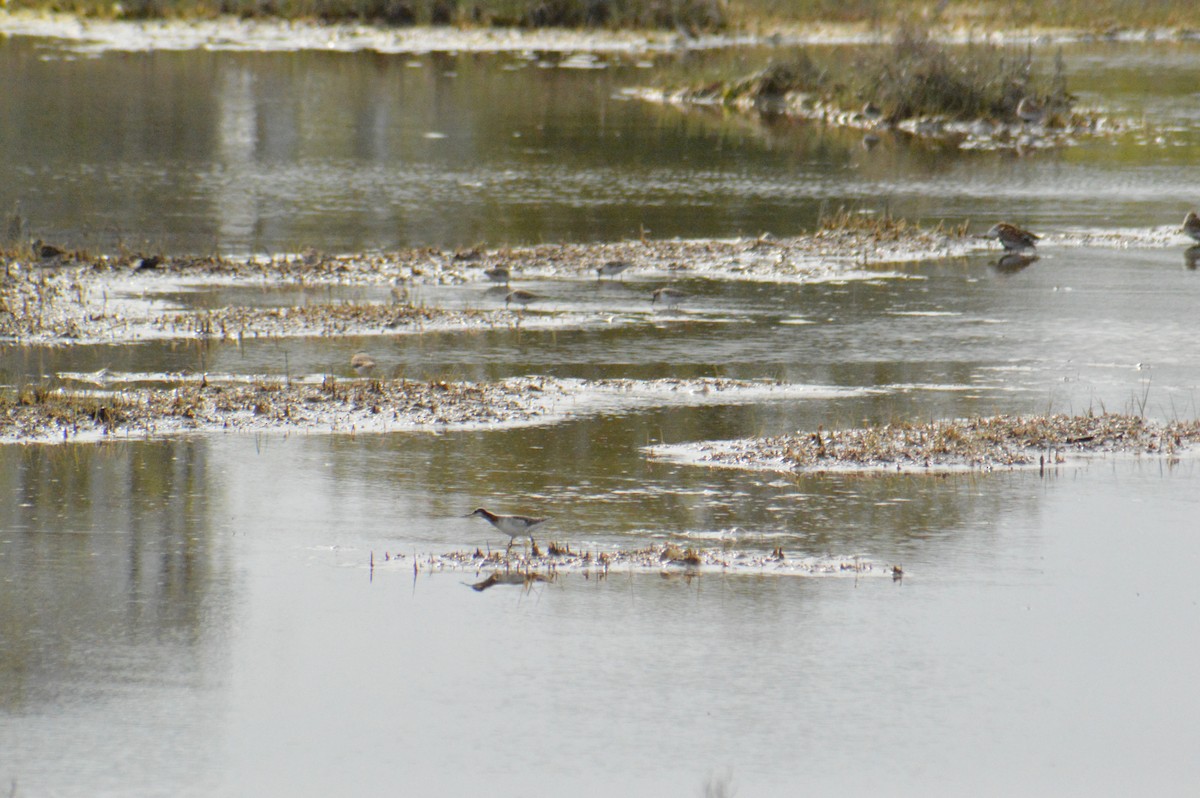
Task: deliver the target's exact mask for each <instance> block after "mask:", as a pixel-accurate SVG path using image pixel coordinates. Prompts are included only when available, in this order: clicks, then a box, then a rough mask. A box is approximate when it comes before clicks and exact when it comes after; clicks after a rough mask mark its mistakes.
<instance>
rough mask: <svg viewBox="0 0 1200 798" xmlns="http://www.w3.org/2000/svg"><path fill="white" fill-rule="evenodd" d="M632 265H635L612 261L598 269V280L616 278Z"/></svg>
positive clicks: (627, 262)
mask: <svg viewBox="0 0 1200 798" xmlns="http://www.w3.org/2000/svg"><path fill="white" fill-rule="evenodd" d="M631 265H633V264H631V263H630V262H629V261H627V260H610V261H608V262H607V263H604V264H602V265H601V266H599V267H598V268H597V269H596V279H597V280H600V279H602V278H604V277H616V276H617V275H618V274H620V273H621V272H623V271H625V270H626V269H628V268H629V267H630V266H631Z"/></svg>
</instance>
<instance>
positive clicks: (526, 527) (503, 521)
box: [464, 507, 546, 549]
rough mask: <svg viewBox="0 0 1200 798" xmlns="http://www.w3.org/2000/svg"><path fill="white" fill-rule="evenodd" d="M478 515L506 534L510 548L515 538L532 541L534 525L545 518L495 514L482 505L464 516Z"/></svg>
mask: <svg viewBox="0 0 1200 798" xmlns="http://www.w3.org/2000/svg"><path fill="white" fill-rule="evenodd" d="M476 516H478V517H480V518H482V519H484V520H485V521H487V522H488V523H489V524H491V525H492V526H494V527H496V529H499V530H500V531H501V532H503V533H504V534H506V535H508V548H509V549H511V548H512V546H513V543H514V542H515V541H516V539H517V538H529V542H530V543H532V542H533V529H534V527H538V526H541V525H542V524H544V523H546V519H545V518H530V517H529V516H527V515H496V514H495V513H493V512H491V511H490V510H485V509H483V508H482V507H480V508H478V509H477V510H475V512H473V513H467V515H466V516H464V517H465V518H474V517H476Z"/></svg>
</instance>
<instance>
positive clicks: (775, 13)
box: [5, 0, 1200, 34]
mask: <svg viewBox="0 0 1200 798" xmlns="http://www.w3.org/2000/svg"><path fill="white" fill-rule="evenodd" d="M5 7H6V8H8V9H13V10H17V9H33V10H44V11H58V12H66V13H71V14H79V15H81V16H88V17H98V18H104V19H132V20H145V19H194V18H211V17H216V16H219V15H223V14H231V15H234V16H240V17H252V18H280V19H290V20H316V21H323V22H365V23H372V24H381V25H393V26H404V25H471V26H513V27H526V28H531V27H572V28H586V27H593V28H626V29H629V28H633V29H639V28H646V29H653V28H658V29H668V30H670V29H679V30H683V31H686V32H688V33H693V34H694V33H702V32H714V31H721V30H728V29H748V30H756V29H757V30H764V29H773V28H779V27H792V26H798V25H806V24H811V23H814V22H833V23H844V24H865V25H872V26H883V27H894V26H895V25H896V24H898V23H900V22H902V21H904V20H908V19H921V20H923V21H924V22H925V23H928V24H939V25H946V26H950V27H984V28H989V29H1000V30H1012V29H1019V28H1025V27H1069V28H1077V29H1083V30H1090V31H1112V30H1116V29H1121V28H1124V27H1138V28H1147V27H1171V28H1178V27H1186V26H1189V25H1196V24H1200V23H1198V22H1197V20H1196V16H1195V3H1194V2H1193V0H1149V1H1148V2H1147V1H1145V0H1143V2H1133V0H982V1H980V0H944V2H940V3H938V2H930V1H929V0H8V2H7V4H6V5H5Z"/></svg>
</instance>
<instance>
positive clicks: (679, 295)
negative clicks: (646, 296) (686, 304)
mask: <svg viewBox="0 0 1200 798" xmlns="http://www.w3.org/2000/svg"><path fill="white" fill-rule="evenodd" d="M685 296H687V294H685V293H683V292H682V291H680V290H679V289H678V288H671V287H670V286H663V287H662V288H658V289H656V290H655V291H654V296H652V297H650V304H651V305H654V304H655V303H657V302H662V303H663V305H664V306H665V307H668V308H673V307H675V306H676V305H678V304H679V303H680V302H682V301H683V298H684V297H685Z"/></svg>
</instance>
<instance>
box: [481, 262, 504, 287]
mask: <svg viewBox="0 0 1200 798" xmlns="http://www.w3.org/2000/svg"><path fill="white" fill-rule="evenodd" d="M483 276H484V277H486V278H488V279H489V280H491V281H492V282H493V283H503V284H504V285H508V277H509V272H508V268H507V267H504V266H494V267H492V268H491V269H484V271H483Z"/></svg>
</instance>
